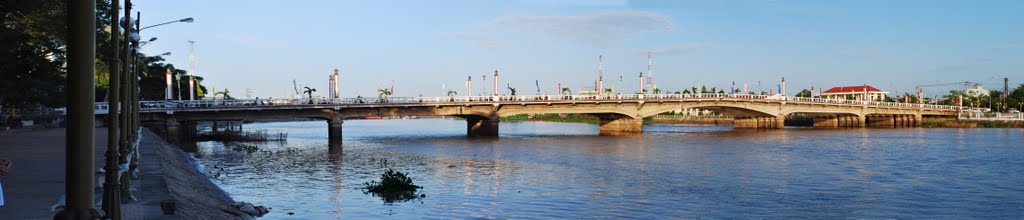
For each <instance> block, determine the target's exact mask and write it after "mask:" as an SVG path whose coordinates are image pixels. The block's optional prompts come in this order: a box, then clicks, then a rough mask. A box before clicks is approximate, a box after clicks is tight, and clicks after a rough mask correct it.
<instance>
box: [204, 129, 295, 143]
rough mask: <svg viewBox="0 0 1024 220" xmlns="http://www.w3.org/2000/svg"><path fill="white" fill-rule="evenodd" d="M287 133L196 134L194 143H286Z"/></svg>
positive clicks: (228, 132) (231, 131) (227, 131)
mask: <svg viewBox="0 0 1024 220" xmlns="http://www.w3.org/2000/svg"><path fill="white" fill-rule="evenodd" d="M286 140H288V133H286V132H278V133H270V132H267V131H265V130H256V131H237V130H222V131H211V132H203V133H199V134H196V141H223V142H260V141H264V142H265V141H286Z"/></svg>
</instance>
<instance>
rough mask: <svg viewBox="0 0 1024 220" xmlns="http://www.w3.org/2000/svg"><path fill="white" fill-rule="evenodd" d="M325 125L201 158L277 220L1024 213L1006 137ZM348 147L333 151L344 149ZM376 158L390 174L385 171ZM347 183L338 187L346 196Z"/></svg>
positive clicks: (944, 132) (218, 147)
mask: <svg viewBox="0 0 1024 220" xmlns="http://www.w3.org/2000/svg"><path fill="white" fill-rule="evenodd" d="M345 126H346V128H345V131H346V134H345V136H344V146H343V147H342V146H340V145H337V144H333V143H328V141H327V140H326V132H327V129H326V127H325V126H324V125H323V123H322V122H316V123H307V122H291V123H266V124H255V125H251V126H247V127H256V128H260V129H267V130H273V129H285V130H287V131H288V132H289V140H288V142H287V143H284V144H277V145H275V144H272V143H271V144H266V145H260V146H258V149H259V150H257V151H256V152H253V153H242V152H236V151H233V150H231V149H232V146H231V145H230V144H227V145H225V144H223V143H217V142H203V143H199V144H198V146H199V147H198V151H197V157H198V158H200V161H201V162H202V163H203V164H204V165H205V169H206V170H207V171H208V172H220V173H222V174H221V175H220V176H218V177H211V178H212V179H213V180H214V182H216V183H217V184H218V185H220V186H222V187H223V188H224V189H225V190H226V191H227V192H229V193H230V194H232V196H234V197H235V198H236V199H238V200H246V201H260V203H263V204H267V205H269V206H270V207H272V208H273V210H274V211H273V212H271V213H270V214H268V215H267V217H268V218H271V219H279V218H301V219H322V218H516V219H518V218H645V219H648V218H650V219H659V218H665V217H666V216H668V217H682V218H847V217H854V218H962V217H973V218H1014V217H1018V216H1019V215H1020V213H1024V208H1022V207H1024V202H1022V201H1024V186H1021V185H1020V184H1018V182H1019V180H1020V179H1024V162H1022V160H1020V158H1024V149H1022V148H1021V147H1020V146H1018V145H1017V144H1015V143H1021V141H1024V138H1022V137H1021V132H1019V131H1016V130H998V129H993V130H988V129H826V130H795V129H787V130H732V129H731V128H728V127H705V126H670V125H655V126H645V130H646V131H647V132H645V133H644V135H643V136H626V137H620V136H598V135H597V133H598V131H597V127H596V126H595V125H590V124H570V123H536V122H527V123H503V124H502V137H501V138H498V139H468V138H465V136H464V135H465V127H464V126H465V123H464V122H462V121H456V120H394V121H350V122H346V123H345ZM342 149H344V150H342ZM381 159H386V160H387V161H388V163H387V166H381V165H380V161H381ZM387 168H393V169H395V170H399V171H402V172H404V173H408V174H409V176H410V177H411V178H413V179H414V180H415V182H416V184H417V185H421V186H424V188H423V189H422V190H423V192H422V193H424V194H427V195H428V197H427V198H425V199H423V200H421V201H420V202H413V203H396V204H391V205H387V206H381V202H380V199H378V198H375V197H372V196H367V195H364V194H363V193H362V191H361V190H360V189H359V187H358V186H359V185H360V184H362V183H365V182H368V181H371V180H379V175H380V174H381V173H382V172H384V171H385V170H386V169H387ZM346 186H347V187H346ZM288 212H295V215H287V214H286V213H288Z"/></svg>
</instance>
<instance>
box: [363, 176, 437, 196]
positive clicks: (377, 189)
mask: <svg viewBox="0 0 1024 220" xmlns="http://www.w3.org/2000/svg"><path fill="white" fill-rule="evenodd" d="M363 187H364V188H363V190H364V191H363V193H373V195H375V196H379V197H381V198H382V199H384V202H385V203H393V202H395V201H408V200H412V199H416V198H421V197H426V195H423V194H420V195H416V191H417V190H419V189H421V188H423V187H421V186H417V185H416V184H413V182H412V178H409V177H408V176H406V175H405V173H402V172H399V171H394V170H392V169H388V171H387V172H385V173H384V174H381V175H380V182H377V181H370V182H368V183H363Z"/></svg>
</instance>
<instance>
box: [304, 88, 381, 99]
mask: <svg viewBox="0 0 1024 220" xmlns="http://www.w3.org/2000/svg"><path fill="white" fill-rule="evenodd" d="M314 91H316V90H314ZM390 95H391V90H388V89H379V90H377V97H378V98H381V99H386V98H388V96H390Z"/></svg>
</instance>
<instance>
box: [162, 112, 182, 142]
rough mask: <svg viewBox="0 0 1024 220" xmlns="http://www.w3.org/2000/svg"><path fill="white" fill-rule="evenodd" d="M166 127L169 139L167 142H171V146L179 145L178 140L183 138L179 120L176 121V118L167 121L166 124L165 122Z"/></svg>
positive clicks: (166, 134)
mask: <svg viewBox="0 0 1024 220" xmlns="http://www.w3.org/2000/svg"><path fill="white" fill-rule="evenodd" d="M164 127H165V128H164V131H166V132H167V133H165V134H164V135H165V136H166V138H167V142H170V143H171V144H177V143H178V140H179V139H180V138H181V135H182V133H181V123H179V122H178V120H175V119H174V118H170V119H167V121H166V122H164Z"/></svg>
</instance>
